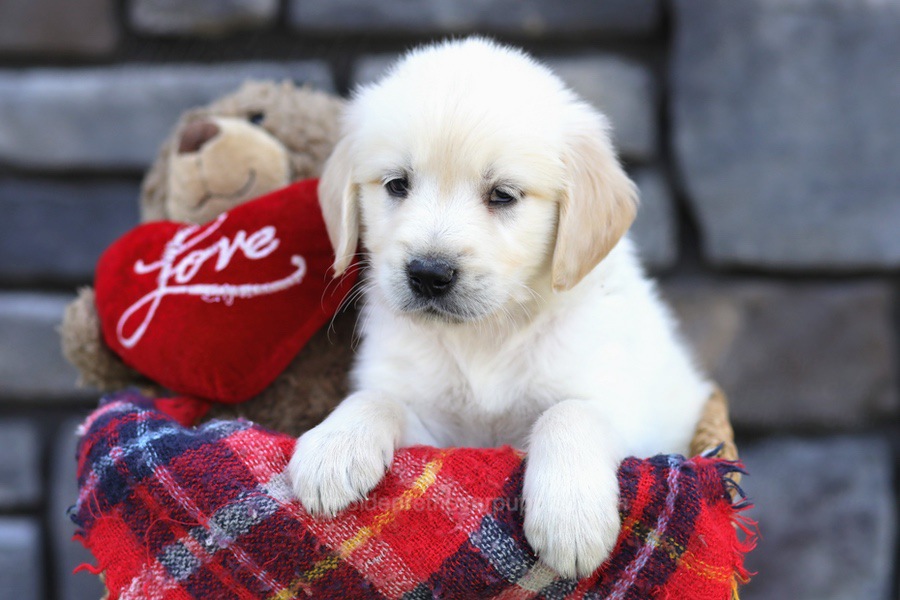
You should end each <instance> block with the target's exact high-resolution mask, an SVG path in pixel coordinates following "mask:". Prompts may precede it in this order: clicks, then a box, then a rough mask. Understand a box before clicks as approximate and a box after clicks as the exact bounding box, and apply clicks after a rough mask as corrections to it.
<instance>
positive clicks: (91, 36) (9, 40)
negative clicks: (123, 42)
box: [0, 0, 119, 57]
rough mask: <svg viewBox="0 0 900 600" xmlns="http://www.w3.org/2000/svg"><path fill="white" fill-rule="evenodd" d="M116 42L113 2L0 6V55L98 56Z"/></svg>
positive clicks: (26, 0)
mask: <svg viewBox="0 0 900 600" xmlns="http://www.w3.org/2000/svg"><path fill="white" fill-rule="evenodd" d="M118 40H119V28H118V25H117V24H116V12H115V3H114V2H113V0H79V1H78V2H72V1H71V0H3V2H0V54H3V53H10V54H34V55H44V54H50V55H65V56H67V57H71V56H73V55H82V56H99V55H105V54H109V53H111V52H112V51H113V50H114V49H115V47H116V44H117V42H118Z"/></svg>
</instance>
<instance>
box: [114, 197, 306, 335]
mask: <svg viewBox="0 0 900 600" xmlns="http://www.w3.org/2000/svg"><path fill="white" fill-rule="evenodd" d="M227 218H228V213H224V214H222V215H219V218H217V219H216V220H215V221H212V222H211V223H208V224H206V225H192V226H189V227H184V228H182V229H179V230H178V232H177V233H176V234H175V235H174V236H173V237H172V239H171V240H170V241H169V242H167V243H166V245H165V248H164V249H163V254H162V257H161V258H160V260H158V261H156V262H152V263H149V264H148V263H145V262H144V261H143V260H138V261H136V262H135V263H134V272H135V273H136V274H138V275H147V274H149V273H153V272H154V271H159V273H158V275H157V277H156V289H155V290H153V291H152V292H148V293H147V294H145V295H144V296H142V297H141V298H140V299H139V300H138V301H137V302H135V303H134V304H132V305H131V306H129V307H128V309H126V310H125V311H124V312H123V313H122V316H121V317H120V318H119V321H118V323H117V326H116V337H117V338H118V340H119V343H120V344H122V346H124V347H125V348H133V347H134V346H135V345H136V344H137V343H138V342H140V341H141V338H142V337H144V334H145V333H146V331H147V328H148V327H149V326H150V324H151V323H152V321H153V317H154V316H155V315H156V311H157V310H158V309H159V306H160V304H162V301H163V299H164V298H166V297H168V296H176V295H187V296H199V297H200V299H201V300H203V301H205V302H224V303H226V304H228V305H231V304H232V303H233V302H234V299H235V298H252V297H254V296H262V295H265V294H274V293H276V292H279V291H281V290H284V289H286V288H289V287H291V286H294V285H298V284H299V283H300V282H301V281H303V277H304V276H305V275H306V261H305V260H304V259H303V257H302V256H299V255H293V256H291V259H290V262H291V265H292V266H293V268H294V271H293V272H291V273H290V274H289V275H288V276H286V277H284V278H282V279H277V280H275V281H268V282H262V283H240V284H232V283H222V284H215V283H194V282H193V281H194V278H195V277H196V276H197V273H198V272H199V271H200V269H201V268H203V266H204V265H206V264H209V263H210V261H212V260H213V259H215V264H214V267H213V268H214V269H215V271H216V272H221V271H224V270H225V269H227V268H228V266H229V264H231V261H232V259H233V258H234V257H235V255H236V254H237V253H238V251H240V254H241V255H243V256H244V257H245V258H246V259H248V260H261V259H263V258H266V257H268V256H270V255H271V254H272V253H273V252H275V250H276V249H277V248H278V246H279V244H280V240H279V239H278V238H277V237H276V233H277V232H276V230H275V227H273V226H271V225H267V226H265V227H262V228H260V229H258V230H257V231H255V232H253V233H251V234H249V235H248V234H247V232H246V231H244V230H239V231H238V232H236V233H235V234H234V239H229V238H228V236H221V237H220V238H219V239H217V240H216V241H214V242H212V243H211V244H209V245H208V246H205V247H202V248H197V246H199V245H200V244H201V243H203V242H205V241H207V240H208V239H209V238H210V237H211V236H212V235H213V234H214V233H216V231H218V230H219V228H220V227H221V226H222V223H224V222H225V220H226V219H227ZM142 314H143V318H142V319H141V320H140V321H139V323H138V324H137V326H136V327H135V328H134V330H133V331H132V332H131V333H128V329H129V327H128V325H129V323H130V322H131V321H132V317H135V318H138V317H140V316H141V315H142Z"/></svg>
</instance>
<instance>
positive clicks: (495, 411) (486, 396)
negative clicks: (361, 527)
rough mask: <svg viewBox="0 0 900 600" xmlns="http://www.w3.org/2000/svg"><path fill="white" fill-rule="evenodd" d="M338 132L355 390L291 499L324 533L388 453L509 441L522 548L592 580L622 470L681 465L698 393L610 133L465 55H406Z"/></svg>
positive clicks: (476, 43) (517, 59)
mask: <svg viewBox="0 0 900 600" xmlns="http://www.w3.org/2000/svg"><path fill="white" fill-rule="evenodd" d="M345 117H346V120H345V123H344V130H343V138H342V139H341V141H340V142H339V144H338V145H337V148H336V149H335V151H334V154H333V155H332V157H331V158H330V160H329V161H328V164H327V166H326V168H325V173H324V175H323V176H322V180H321V183H320V185H319V192H320V196H321V203H322V208H323V211H324V215H325V221H326V224H327V226H328V233H329V235H330V237H331V241H332V242H333V244H334V247H335V250H336V254H337V260H336V262H335V270H336V272H337V273H339V274H340V273H341V272H343V271H344V270H345V269H346V268H347V267H348V265H349V264H350V261H351V259H352V257H353V255H354V252H355V251H356V246H357V241H358V238H359V237H361V238H362V242H363V245H364V247H365V249H366V251H367V257H368V261H369V271H368V274H367V284H368V285H367V286H366V288H365V292H366V304H365V309H364V314H363V317H362V326H363V329H362V334H363V340H362V345H361V347H360V351H359V356H358V360H357V363H356V365H355V368H354V370H353V374H352V379H353V387H354V389H355V390H356V391H355V393H353V394H352V395H350V396H349V397H348V398H347V399H346V400H344V402H342V403H341V405H340V406H339V407H338V408H337V409H336V410H335V411H334V412H333V413H332V414H331V415H330V416H329V417H328V418H327V419H326V420H325V421H324V422H323V423H322V424H321V425H319V426H318V427H316V428H314V429H312V430H311V431H309V432H308V433H306V434H304V435H303V436H302V437H301V438H300V439H299V441H298V443H297V448H296V451H295V454H294V456H293V459H292V460H291V462H290V467H289V470H290V475H291V477H292V481H293V487H294V490H295V492H296V494H297V496H298V497H299V499H300V501H301V502H302V503H303V505H304V506H305V507H306V509H307V510H308V511H310V512H311V513H313V514H326V515H332V514H334V513H336V512H338V511H340V510H342V509H343V508H345V507H346V506H347V505H349V504H351V503H352V502H354V501H356V500H360V499H362V498H364V497H365V496H366V494H367V493H368V492H369V491H370V490H371V489H372V488H373V487H374V486H375V485H376V484H377V483H378V482H379V481H380V480H381V478H382V477H383V475H384V473H385V469H386V468H387V467H388V466H389V464H390V462H391V458H392V456H393V453H394V450H395V449H396V448H397V447H400V446H407V445H414V444H428V445H434V446H495V445H501V444H511V445H513V446H516V447H518V448H522V449H525V450H527V452H528V462H527V467H526V473H525V487H524V496H525V515H524V517H525V534H526V536H527V538H528V541H529V542H530V543H531V545H532V546H533V547H534V549H535V551H536V552H537V553H538V555H539V556H540V558H541V559H542V560H543V561H544V562H545V563H546V564H547V565H549V566H550V567H552V568H553V569H555V570H556V571H558V572H559V573H561V574H562V575H564V576H567V577H574V576H576V575H577V576H585V575H588V574H590V573H591V572H592V571H593V570H594V569H596V568H597V567H598V566H599V565H600V564H601V563H602V562H603V561H604V560H605V559H606V557H607V556H608V555H609V553H610V552H611V550H612V548H613V545H614V543H615V540H616V537H617V535H618V532H619V526H620V523H619V515H618V512H617V501H618V484H617V480H616V469H617V466H618V464H619V462H620V461H621V460H622V459H623V458H624V457H625V456H627V455H637V456H648V455H652V454H656V453H660V452H682V453H683V452H686V451H687V448H688V443H689V441H690V438H691V435H692V432H693V429H694V426H695V424H696V422H697V419H698V417H699V414H700V410H701V407H702V405H703V403H704V402H705V400H706V399H707V397H708V396H709V394H710V384H709V383H708V382H707V381H706V380H705V379H704V378H703V377H702V376H701V375H700V374H698V372H697V371H696V370H695V368H694V367H693V365H692V363H691V360H690V359H689V357H688V354H687V352H686V351H685V349H684V348H683V347H682V345H681V343H680V342H679V340H678V338H677V336H676V333H675V326H674V323H673V319H672V317H671V316H670V314H669V312H668V311H667V309H666V308H665V307H664V306H663V304H662V303H661V302H660V300H659V299H658V297H657V295H656V292H655V290H654V287H653V284H652V283H651V282H650V281H649V280H647V279H646V278H645V276H644V275H643V273H642V270H641V268H640V265H639V263H638V260H637V258H636V257H635V252H634V249H633V247H632V244H631V243H630V242H629V240H628V239H627V238H624V237H623V236H624V234H625V231H626V230H627V229H628V227H629V226H630V225H631V222H632V220H633V218H634V215H635V212H636V208H637V198H636V192H635V188H634V185H633V184H632V182H631V181H630V180H629V179H628V177H627V176H626V174H625V173H624V171H623V170H622V168H621V166H620V165H619V162H618V160H617V158H616V154H615V151H614V150H613V148H612V145H611V143H610V137H609V127H608V124H607V121H606V119H605V118H604V117H603V115H601V114H599V113H598V112H597V111H596V110H594V109H593V108H591V107H590V106H588V105H587V104H585V103H584V102H582V101H581V100H579V98H578V97H576V95H575V94H574V93H573V92H572V91H570V90H569V89H567V88H566V86H565V85H564V84H563V83H562V82H561V81H560V80H559V79H558V78H557V77H556V76H555V75H553V74H552V73H551V72H550V71H549V70H548V69H547V68H545V67H544V66H541V65H540V64H538V63H537V62H535V61H534V60H533V59H531V58H529V57H528V56H526V55H525V54H523V53H522V52H520V51H518V50H515V49H511V48H506V47H502V46H499V45H496V44H494V43H492V42H489V41H486V40H483V39H478V38H476V39H468V40H464V41H453V42H447V43H443V44H438V45H435V46H430V47H426V48H423V49H419V50H416V51H413V52H412V53H410V54H409V55H407V56H406V57H405V58H404V59H402V60H401V61H400V62H399V63H398V64H397V65H395V66H394V68H393V69H392V70H391V71H390V72H389V73H388V75H387V76H386V77H385V78H384V79H383V80H382V81H380V82H379V83H376V84H374V85H370V86H366V87H364V88H362V89H361V90H359V91H358V92H357V93H356V95H355V96H354V98H353V99H352V101H351V102H350V104H349V108H348V109H347V113H346V115H345Z"/></svg>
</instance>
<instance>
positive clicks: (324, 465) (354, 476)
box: [288, 422, 394, 517]
mask: <svg viewBox="0 0 900 600" xmlns="http://www.w3.org/2000/svg"><path fill="white" fill-rule="evenodd" d="M393 455H394V439H393V437H392V436H391V435H387V434H386V433H385V432H384V431H378V428H377V427H375V428H374V430H368V431H367V430H363V429H354V430H350V431H339V430H333V429H332V428H331V427H329V426H328V423H327V422H326V423H323V424H322V425H319V426H318V427H315V428H313V429H311V430H310V431H307V432H306V433H305V434H303V435H302V436H300V439H298V440H297V445H296V447H295V448H294V454H293V456H292V457H291V461H290V463H289V464H288V474H289V476H290V479H291V485H292V486H293V490H294V494H295V496H296V497H297V498H298V499H299V500H300V503H301V504H302V505H303V507H304V508H305V509H306V510H307V512H309V513H310V514H312V515H314V516H323V515H324V516H329V517H333V516H334V515H336V514H337V513H339V512H340V511H342V510H343V509H345V508H347V506H349V505H350V504H352V503H354V502H356V501H358V500H362V499H363V498H365V497H366V495H368V493H369V492H370V491H371V490H372V488H374V487H375V486H376V485H378V482H379V481H381V479H382V478H383V477H384V473H385V471H386V470H387V469H388V467H389V466H390V464H391V460H392V458H393Z"/></svg>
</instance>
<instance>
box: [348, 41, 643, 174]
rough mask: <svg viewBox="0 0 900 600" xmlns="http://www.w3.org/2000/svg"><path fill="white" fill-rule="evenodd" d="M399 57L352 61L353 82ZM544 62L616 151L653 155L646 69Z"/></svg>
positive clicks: (587, 61)
mask: <svg viewBox="0 0 900 600" xmlns="http://www.w3.org/2000/svg"><path fill="white" fill-rule="evenodd" d="M398 57H399V55H380V56H368V57H365V58H363V59H361V60H359V62H357V63H356V65H355V66H354V69H353V73H352V76H351V83H352V84H354V85H360V84H365V83H370V82H372V81H375V80H377V79H378V78H379V77H380V76H381V75H382V74H384V73H385V71H386V70H387V68H388V67H389V66H390V65H391V64H393V62H394V61H395V60H396V59H397V58H398ZM546 62H547V64H548V65H549V66H550V67H551V68H552V69H553V70H554V71H555V72H556V73H557V74H558V75H559V76H560V77H561V78H562V79H563V80H564V81H565V82H566V83H568V84H569V85H570V86H571V87H572V89H573V90H575V91H576V92H577V93H578V94H579V95H581V96H582V97H583V98H584V99H585V100H587V101H588V102H590V103H591V104H593V105H594V106H596V107H597V108H599V109H600V110H602V111H603V112H604V113H605V114H606V116H607V117H609V120H610V122H611V123H612V126H613V138H614V140H615V143H616V147H617V148H618V150H619V152H620V153H621V154H622V155H623V156H624V157H625V158H628V159H635V160H639V161H645V160H648V159H650V158H652V157H653V156H655V155H656V150H657V129H658V127H657V123H656V86H655V84H654V81H653V76H652V75H651V73H650V71H649V69H648V68H647V67H645V66H644V65H641V64H639V63H636V62H633V61H628V60H623V59H621V58H618V57H615V56H578V57H566V58H552V59H549V60H547V61H546Z"/></svg>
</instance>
